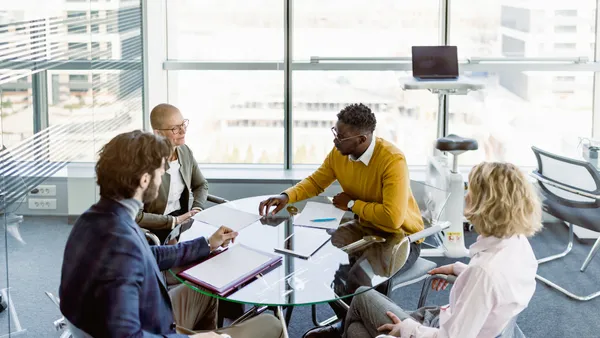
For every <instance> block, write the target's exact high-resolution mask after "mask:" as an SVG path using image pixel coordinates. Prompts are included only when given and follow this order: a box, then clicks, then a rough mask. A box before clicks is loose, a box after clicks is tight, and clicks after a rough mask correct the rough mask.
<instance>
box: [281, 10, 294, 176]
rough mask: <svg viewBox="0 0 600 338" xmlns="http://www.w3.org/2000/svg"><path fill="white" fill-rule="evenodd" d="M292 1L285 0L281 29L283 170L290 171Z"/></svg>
mask: <svg viewBox="0 0 600 338" xmlns="http://www.w3.org/2000/svg"><path fill="white" fill-rule="evenodd" d="M292 1H293V0H285V2H284V8H283V12H284V13H283V16H284V17H283V29H284V33H283V36H284V55H283V77H284V81H283V83H284V88H283V114H284V116H283V134H284V139H283V156H284V158H283V168H284V169H285V170H289V169H292V163H293V148H292V141H293V139H292V133H293V130H292V125H293V117H292V62H293V60H292V57H293V55H292V25H293V22H292V19H293V14H294V13H293V10H292V5H293V2H292Z"/></svg>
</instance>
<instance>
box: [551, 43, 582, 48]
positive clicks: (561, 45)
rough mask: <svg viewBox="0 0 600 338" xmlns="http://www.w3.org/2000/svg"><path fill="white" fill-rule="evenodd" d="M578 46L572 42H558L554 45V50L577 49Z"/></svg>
mask: <svg viewBox="0 0 600 338" xmlns="http://www.w3.org/2000/svg"><path fill="white" fill-rule="evenodd" d="M576 47H577V45H576V44H575V43H571V42H557V43H555V44H554V49H575V48H576Z"/></svg>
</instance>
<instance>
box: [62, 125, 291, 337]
mask: <svg viewBox="0 0 600 338" xmlns="http://www.w3.org/2000/svg"><path fill="white" fill-rule="evenodd" d="M99 155H100V156H99V159H98V162H97V163H96V176H97V183H98V185H99V186H100V201H99V202H98V203H96V204H94V205H92V206H91V207H90V208H89V209H88V210H87V211H85V212H84V213H83V214H82V215H81V216H80V217H79V219H78V220H77V221H76V222H75V225H74V226H73V230H72V231H71V234H70V236H69V239H68V240H67V245H66V248H65V253H64V259H63V266H62V277H61V284H60V290H59V295H60V309H61V312H62V313H63V315H64V316H65V318H66V319H67V320H68V321H69V323H70V325H71V326H74V328H73V330H76V331H78V330H81V331H83V332H85V333H87V334H89V335H91V336H92V337H97V338H98V337H180V338H181V337H188V335H183V334H180V333H179V332H189V331H188V330H184V329H182V328H187V329H191V330H195V329H198V328H202V329H204V328H206V327H207V326H208V327H210V326H213V329H214V328H216V320H215V319H216V304H217V302H216V299H214V298H211V297H208V296H205V295H202V294H200V293H199V292H195V291H193V290H192V289H191V288H189V287H187V286H185V285H179V286H177V287H175V288H173V289H171V290H169V289H167V286H166V284H165V281H164V277H163V274H162V273H161V271H164V270H168V269H170V268H173V267H179V266H186V265H189V264H192V263H195V262H198V261H200V260H202V259H203V258H206V257H207V256H208V255H209V254H210V252H211V251H212V250H215V249H217V248H219V247H226V246H227V245H228V244H229V243H230V242H231V241H233V240H234V238H235V237H236V236H237V233H236V232H233V231H231V229H228V228H226V227H221V228H220V229H218V230H217V231H216V232H215V233H214V234H213V235H212V236H210V238H208V239H206V238H203V237H201V238H198V239H195V240H192V241H188V242H184V243H179V244H177V245H167V246H149V245H148V242H147V241H146V239H145V237H144V234H143V233H142V231H141V230H140V228H139V226H138V225H137V224H136V223H135V217H136V215H137V213H138V210H140V208H142V205H143V203H147V202H151V201H152V200H153V199H155V198H156V196H157V194H158V187H159V186H160V184H161V178H162V176H163V173H164V171H165V160H166V159H167V158H168V157H169V156H170V155H171V146H170V144H169V141H168V140H167V139H165V138H163V137H162V136H158V135H154V134H150V133H146V132H142V131H139V130H136V131H133V132H129V133H124V134H120V135H118V136H116V137H115V138H113V139H112V140H111V141H110V142H108V143H107V144H106V145H105V146H104V147H103V148H102V149H101V150H100V153H99ZM217 332H219V333H215V332H204V333H194V334H192V335H191V336H190V337H194V338H201V337H202V338H210V337H222V335H221V333H224V334H228V335H230V336H231V337H232V338H238V337H268V338H277V337H281V336H282V334H283V333H282V332H283V330H282V327H281V324H280V322H279V321H278V320H277V319H276V318H275V317H274V316H271V315H260V316H258V317H255V318H253V319H250V320H248V321H245V322H244V323H242V324H240V325H237V326H233V327H230V328H228V329H226V330H217ZM223 336H224V335H223Z"/></svg>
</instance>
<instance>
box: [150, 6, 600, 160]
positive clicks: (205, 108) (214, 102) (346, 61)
mask: <svg viewBox="0 0 600 338" xmlns="http://www.w3.org/2000/svg"><path fill="white" fill-rule="evenodd" d="M218 3H219V5H218V6H217V5H216V2H215V1H208V0H197V1H192V0H173V1H168V2H166V8H167V17H166V19H167V24H166V27H167V37H168V39H167V40H168V43H167V45H166V46H165V48H166V54H167V61H168V62H167V63H168V65H169V66H170V67H173V68H169V67H166V69H167V71H168V77H169V85H168V89H169V101H170V103H172V104H175V105H180V106H182V107H183V108H184V109H185V111H186V114H187V115H188V116H190V120H191V119H192V118H193V119H195V120H197V122H196V124H198V125H197V126H196V127H195V128H198V129H197V130H196V131H195V132H194V133H193V137H192V138H191V139H190V143H191V144H190V145H191V146H192V148H193V149H194V151H195V153H196V154H197V155H196V157H197V159H198V161H199V162H201V163H204V164H211V165H215V164H223V163H230V164H242V163H259V164H284V167H285V168H291V167H293V166H294V165H303V164H309V165H315V164H318V163H320V162H321V161H322V160H323V158H324V157H325V155H326V154H327V152H329V151H330V150H331V149H332V135H331V132H330V128H331V126H332V125H333V123H335V121H336V120H337V117H336V114H337V113H338V112H339V111H340V109H341V108H343V107H344V106H346V105H348V104H351V103H358V102H362V103H364V104H366V105H368V106H369V107H371V109H372V111H373V112H374V113H375V114H376V116H377V118H378V127H377V130H376V135H377V136H380V137H383V138H386V139H388V140H390V141H392V142H394V143H395V144H396V145H397V146H398V147H400V148H401V149H402V150H403V151H404V152H405V154H406V156H407V159H408V162H409V165H410V166H412V167H415V166H422V165H424V164H426V161H427V158H428V156H429V155H430V154H431V150H432V143H433V142H434V140H435V138H436V128H437V114H438V98H437V96H436V95H433V94H431V93H429V92H427V91H404V90H403V89H402V88H403V83H404V82H406V80H407V79H410V78H411V76H412V74H411V72H410V71H411V62H410V56H411V46H413V45H438V44H449V45H456V46H457V47H458V54H459V61H460V68H461V72H462V75H463V76H465V77H470V78H472V79H474V80H477V81H480V82H483V83H484V84H485V89H483V90H481V91H478V92H472V93H469V94H468V95H456V96H451V97H450V98H449V99H448V101H447V104H446V106H445V109H444V110H443V111H442V116H443V118H444V119H445V120H446V121H447V122H448V132H450V133H456V134H460V135H462V136H466V137H473V138H475V139H477V140H478V141H479V143H480V149H479V150H478V151H476V152H470V153H468V154H464V155H463V156H462V158H463V159H462V160H461V164H463V165H472V164H474V163H476V162H478V161H481V160H484V159H486V160H507V161H512V162H514V163H516V164H517V165H520V166H532V165H534V164H535V163H534V156H533V154H532V153H531V150H530V147H531V146H532V145H537V146H540V147H547V148H548V149H549V150H552V151H555V152H561V153H564V152H567V153H569V152H571V151H574V150H575V148H576V147H577V142H578V138H579V137H591V136H592V129H593V128H592V121H593V115H594V108H595V107H594V103H593V102H594V100H593V97H594V91H595V90H596V91H597V90H600V89H597V88H598V86H596V87H595V86H594V74H595V72H597V71H600V67H599V66H598V63H596V60H595V46H596V39H597V36H596V12H597V7H596V6H597V5H596V1H593V0H574V1H569V2H568V3H566V2H550V3H549V2H546V1H540V0H527V1H521V2H515V1H508V0H491V1H473V0H456V1H447V0H425V1H419V2H406V1H395V0H377V1H365V0H320V1H316V0H315V1H312V0H311V1H291V0H286V1H280V2H273V1H269V0H264V1H261V2H260V4H256V3H254V2H253V3H252V5H249V4H246V3H245V2H243V1H237V0H227V1H224V2H223V1H219V2H218ZM286 18H287V19H286ZM149 20H152V18H149ZM286 38H287V40H286ZM286 41H287V44H286V43H285V42H286ZM286 64H291V72H289V73H285V72H283V69H284V68H285V65H286ZM213 67H214V69H213ZM266 69H271V70H269V71H267V70H266ZM217 74H218V75H217ZM266 74H270V76H267V75H266ZM267 78H269V80H267ZM226 79H227V80H226ZM225 81H228V82H225ZM225 83H226V84H225ZM595 88H596V89H595ZM242 97H243V99H241V98H242ZM286 98H288V99H289V100H290V101H291V103H290V104H289V109H287V108H286V107H288V105H287V103H286V101H285V99H286ZM240 101H243V102H240ZM286 119H289V120H291V122H290V123H289V124H286V123H285V122H284V121H286ZM284 125H287V126H289V129H288V128H284V127H283V126H284ZM534 126H537V128H536V127H534ZM540 126H542V127H540ZM247 128H253V131H254V132H250V131H249V130H247ZM543 131H544V132H543ZM288 134H291V138H290V137H288V136H289V135H288ZM248 135H252V136H251V137H247V136H248ZM217 140H218V141H217ZM288 140H289V141H288ZM288 152H289V153H291V156H288V157H286V154H287V153H288ZM289 159H291V161H290V163H287V162H286V161H288V160H289Z"/></svg>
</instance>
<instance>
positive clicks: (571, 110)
mask: <svg viewBox="0 0 600 338" xmlns="http://www.w3.org/2000/svg"><path fill="white" fill-rule="evenodd" d="M572 74H573V72H510V71H502V72H497V73H487V74H486V75H485V76H483V77H481V78H480V79H481V80H482V81H484V83H485V85H486V89H485V90H483V91H477V92H472V93H470V94H468V95H466V96H462V95H457V96H452V97H451V99H450V122H449V129H450V132H451V133H455V134H458V135H461V136H463V137H473V138H475V139H477V140H478V142H479V150H477V151H473V152H467V153H465V154H463V155H461V158H460V163H461V165H473V164H476V163H478V162H480V161H484V160H486V161H509V162H512V163H516V164H518V165H521V166H535V165H536V160H535V157H534V155H533V152H532V151H531V146H537V147H540V148H542V149H548V150H551V151H553V152H558V153H560V152H562V153H564V154H566V155H573V153H569V152H571V151H572V150H573V149H576V148H577V142H578V137H591V131H592V128H591V125H592V100H593V99H592V98H593V94H592V93H593V73H586V72H577V74H576V75H575V77H576V79H577V81H575V82H574V83H568V88H567V89H563V90H561V89H556V88H555V86H554V84H553V81H552V80H553V79H557V78H561V79H565V78H569V79H570V78H571V77H573V75H572ZM468 75H471V76H473V74H468Z"/></svg>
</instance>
